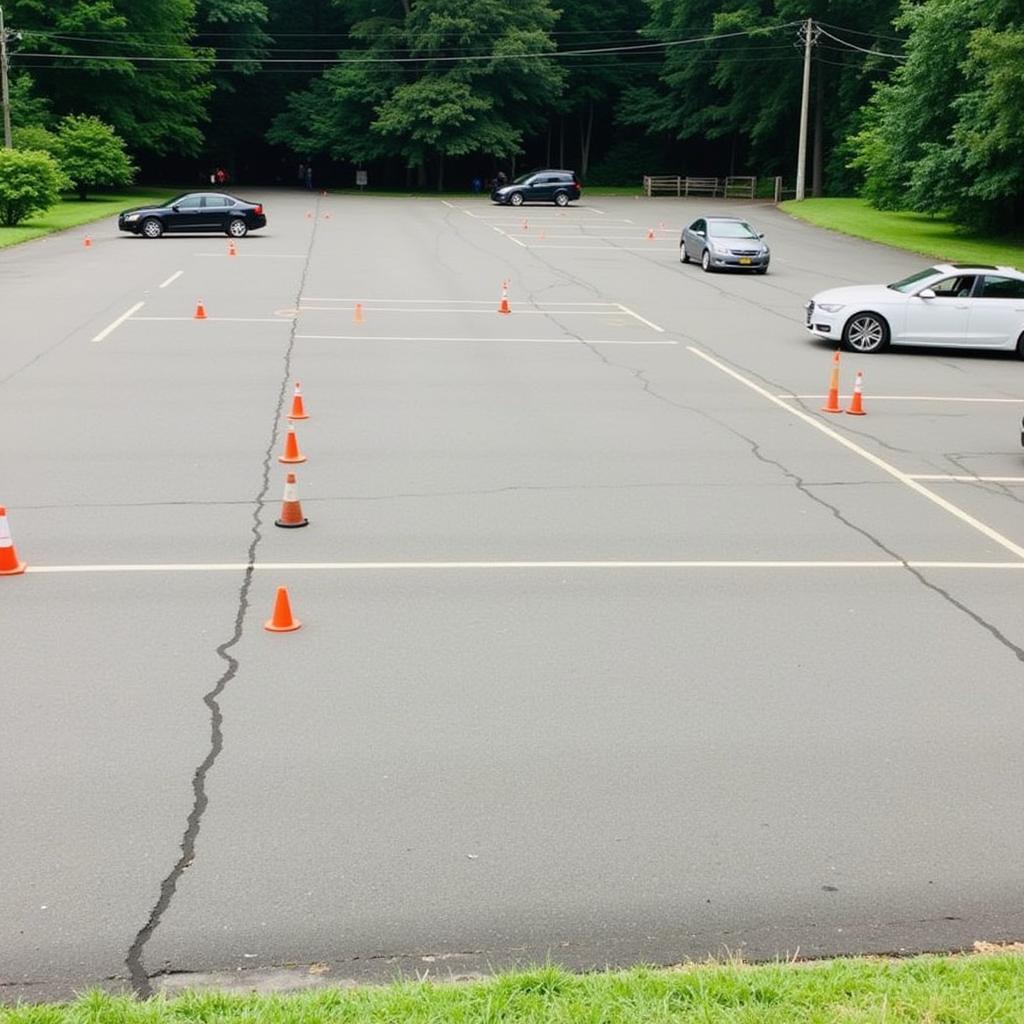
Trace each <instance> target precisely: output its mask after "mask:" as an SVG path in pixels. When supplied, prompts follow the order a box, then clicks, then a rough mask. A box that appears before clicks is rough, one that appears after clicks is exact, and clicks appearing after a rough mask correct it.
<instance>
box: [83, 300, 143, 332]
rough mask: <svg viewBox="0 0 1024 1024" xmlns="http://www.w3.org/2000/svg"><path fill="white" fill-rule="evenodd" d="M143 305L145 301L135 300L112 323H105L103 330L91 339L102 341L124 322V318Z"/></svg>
mask: <svg viewBox="0 0 1024 1024" xmlns="http://www.w3.org/2000/svg"><path fill="white" fill-rule="evenodd" d="M144 305H145V302H136V303H135V305H134V306H132V308H131V309H129V310H128V311H127V312H124V313H122V314H121V315H120V316H119V317H118V318H117V319H116V320H115V321H114V322H113V323H112V324H107V326H106V327H104V328H103V330H102V331H100V333H99V334H97V335H96V337H95V338H93V339H92V340H93V341H102V340H103V339H104V338H106V337H107V336H108V335H110V334H113V333H114V331H116V330H117V329H118V327H120V326H121V324H123V323H124V322H125V320H127V319H128V318H129V317H130V316H131V315H132V314H133V313H137V312H138V311H139V310H140V309H142V307H143V306H144Z"/></svg>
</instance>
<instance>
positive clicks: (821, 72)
mask: <svg viewBox="0 0 1024 1024" xmlns="http://www.w3.org/2000/svg"><path fill="white" fill-rule="evenodd" d="M814 71H815V74H816V76H817V81H816V82H815V83H814V148H813V150H812V152H811V195H812V196H815V197H817V196H820V195H821V174H822V167H821V158H822V152H823V150H824V140H823V139H822V133H823V132H824V123H823V122H824V120H825V69H824V68H823V67H822V65H821V64H820V63H819V64H818V66H817V67H816V68H815V69H814Z"/></svg>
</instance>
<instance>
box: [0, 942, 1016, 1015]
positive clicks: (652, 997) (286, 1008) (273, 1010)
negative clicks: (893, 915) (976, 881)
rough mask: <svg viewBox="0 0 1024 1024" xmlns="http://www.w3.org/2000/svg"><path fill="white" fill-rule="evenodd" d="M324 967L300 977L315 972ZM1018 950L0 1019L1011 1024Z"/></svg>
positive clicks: (524, 974) (201, 1001)
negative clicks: (930, 1023) (1003, 1023)
mask: <svg viewBox="0 0 1024 1024" xmlns="http://www.w3.org/2000/svg"><path fill="white" fill-rule="evenodd" d="M326 967H327V965H315V966H314V967H313V968H311V969H310V973H311V974H313V975H319V976H320V978H321V980H324V977H323V974H322V972H323V971H325V970H326ZM1021 1020H1024V955H1021V953H1020V951H1018V952H1007V951H1006V950H1005V949H1002V950H1001V951H999V952H993V953H986V954H982V955H979V954H968V955H952V956H919V957H913V958H909V959H882V958H864V957H861V958H849V959H834V960H824V961H809V962H776V963H770V964H759V965H746V964H743V963H739V962H726V963H721V962H719V963H708V964H694V965H686V966H682V967H678V968H668V969H658V968H645V967H638V968H634V969H632V970H628V971H614V972H601V973H593V974H570V973H568V972H566V971H563V970H561V969H560V968H558V967H554V966H545V967H538V968H534V969H532V970H526V971H519V972H512V973H506V974H500V975H496V976H495V977H493V978H488V979H485V980H474V981H468V982H460V983H458V984H451V983H447V982H445V981H444V980H443V976H442V978H441V980H438V981H431V980H418V981H399V982H395V983H393V984H391V985H385V986H358V987H352V988H332V987H326V986H325V987H321V988H311V989H307V990H304V991H300V992H289V993H272V994H232V993H229V992H221V991H198V992H186V993H185V994H183V995H180V996H177V997H176V998H164V997H163V996H157V997H154V998H152V999H149V1000H146V1001H144V1002H140V1001H137V1000H135V999H134V998H133V997H131V996H116V995H110V994H106V993H103V992H99V991H94V992H89V993H86V994H84V995H82V996H81V997H80V998H79V999H77V1000H76V1001H75V1002H73V1003H67V1004H37V1005H31V1004H22V1005H18V1006H14V1007H8V1008H6V1009H0V1021H2V1022H3V1024H63V1022H65V1021H66V1022H68V1024H72V1022H74V1024H80V1022H83V1021H88V1022H89V1024H108V1022H109V1024H135V1022H138V1024H143V1022H145V1024H163V1022H167V1024H184V1022H186V1021H188V1022H192V1021H202V1022H213V1021H216V1022H217V1024H232V1022H234V1021H238V1022H239V1024H242V1022H245V1024H293V1022H294V1024H298V1022H301V1024H307V1022H308V1024H322V1022H338V1024H362V1022H367V1024H369V1022H373V1024H383V1022H395V1024H440V1022H442V1021H443V1022H452V1024H496V1022H502V1024H541V1022H544V1024H548V1022H557V1024H563V1022H564V1024H569V1022H573V1024H576V1022H593V1024H598V1022H601V1024H634V1022H635V1024H658V1022H666V1024H667V1022H669V1021H672V1022H683V1021H700V1022H702V1024H719V1022H720V1024H740V1022H744V1024H755V1022H756V1024H825V1022H832V1021H842V1022H844V1024H883V1022H884V1024H911V1022H915V1024H921V1022H925V1021H928V1022H934V1021H942V1022H943V1024H979V1022H981V1021H984V1022H986V1024H1002V1022H1005V1024H1011V1022H1013V1024H1019V1022H1020V1021H1021Z"/></svg>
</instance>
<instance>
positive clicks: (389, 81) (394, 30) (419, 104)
mask: <svg viewBox="0 0 1024 1024" xmlns="http://www.w3.org/2000/svg"><path fill="white" fill-rule="evenodd" d="M352 7H353V8H355V9H360V13H361V14H362V15H363V16H362V17H360V18H359V20H357V21H356V22H355V23H354V24H353V26H352V30H351V39H352V41H353V43H354V44H355V46H354V48H353V49H351V50H348V51H346V52H345V53H344V54H343V55H342V58H343V60H345V63H343V64H341V65H339V66H338V67H335V68H332V69H331V70H329V71H328V72H326V73H325V75H324V77H323V79H322V81H321V82H319V83H317V84H316V85H314V86H313V87H312V88H311V89H310V90H308V91H307V92H306V93H304V94H299V95H296V96H294V97H292V100H291V102H290V105H289V109H288V111H287V112H286V113H284V114H283V115H281V116H280V117H279V118H278V119H277V120H276V121H275V124H274V126H273V129H272V131H271V133H270V136H269V137H270V138H271V140H272V141H277V142H282V143H285V144H287V145H289V146H290V147H291V148H292V149H293V150H294V151H295V152H297V153H302V152H310V151H317V152H327V153H330V154H331V155H332V156H335V157H340V158H344V159H348V160H352V161H356V162H361V161H365V160H372V159H374V158H377V157H382V156H385V155H391V156H396V157H400V158H401V159H402V161H403V162H404V163H405V164H406V166H408V167H410V168H417V169H419V171H420V173H421V175H424V174H425V171H426V168H427V166H428V163H433V164H434V165H435V166H436V178H435V180H436V182H437V186H438V188H442V187H443V185H444V161H445V158H446V157H450V156H463V155H467V154H488V155H490V156H492V157H512V156H514V155H515V154H516V153H517V152H518V151H519V149H520V148H521V147H522V143H523V139H524V136H526V135H527V134H529V133H531V132H535V131H537V130H538V129H539V128H540V127H542V126H543V125H544V123H545V114H546V110H547V108H548V106H549V105H550V104H551V102H552V101H554V100H556V99H557V98H558V96H559V95H560V94H561V91H562V87H563V82H564V72H563V70H562V69H561V68H560V67H559V66H558V64H557V63H556V62H555V61H554V60H551V59H548V58H547V57H546V56H544V55H546V54H551V53H553V52H554V49H555V46H554V43H553V41H552V39H551V35H550V30H551V29H552V28H553V26H554V24H555V22H556V20H557V17H558V15H557V13H556V12H555V11H554V9H553V8H552V7H551V4H550V2H549V0H521V2H520V3H517V4H515V5H514V6H509V5H508V4H506V3H503V2H502V0H418V2H416V3H415V4H413V3H412V2H411V0H403V2H392V3H387V2H386V0H385V2H381V3H372V2H363V3H360V2H359V0H356V2H354V3H353V4H352ZM538 55H540V56H538ZM396 56H397V57H399V58H400V60H398V61H395V60H393V59H392V58H393V57H396ZM467 58H468V59H467Z"/></svg>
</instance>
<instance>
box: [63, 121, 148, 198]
mask: <svg viewBox="0 0 1024 1024" xmlns="http://www.w3.org/2000/svg"><path fill="white" fill-rule="evenodd" d="M56 156H57V158H58V160H60V166H61V169H62V170H63V171H64V173H65V174H66V175H67V176H68V178H70V179H71V182H72V183H73V184H74V186H75V189H76V191H77V192H78V198H79V199H85V198H86V195H87V194H88V192H89V190H90V189H94V188H96V187H98V186H100V187H101V186H104V185H130V184H131V183H132V180H133V179H134V177H135V171H136V167H135V165H134V164H133V163H132V162H131V160H130V159H129V157H128V154H127V153H126V152H125V147H124V139H122V138H121V137H120V136H119V135H118V134H117V132H115V131H114V129H113V128H111V127H110V125H109V124H104V123H103V122H102V121H101V120H100V119H99V118H98V117H87V116H85V115H82V116H77V115H74V114H71V115H69V116H67V117H65V118H64V119H63V120H62V121H61V123H60V126H59V127H58V129H57V153H56Z"/></svg>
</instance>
